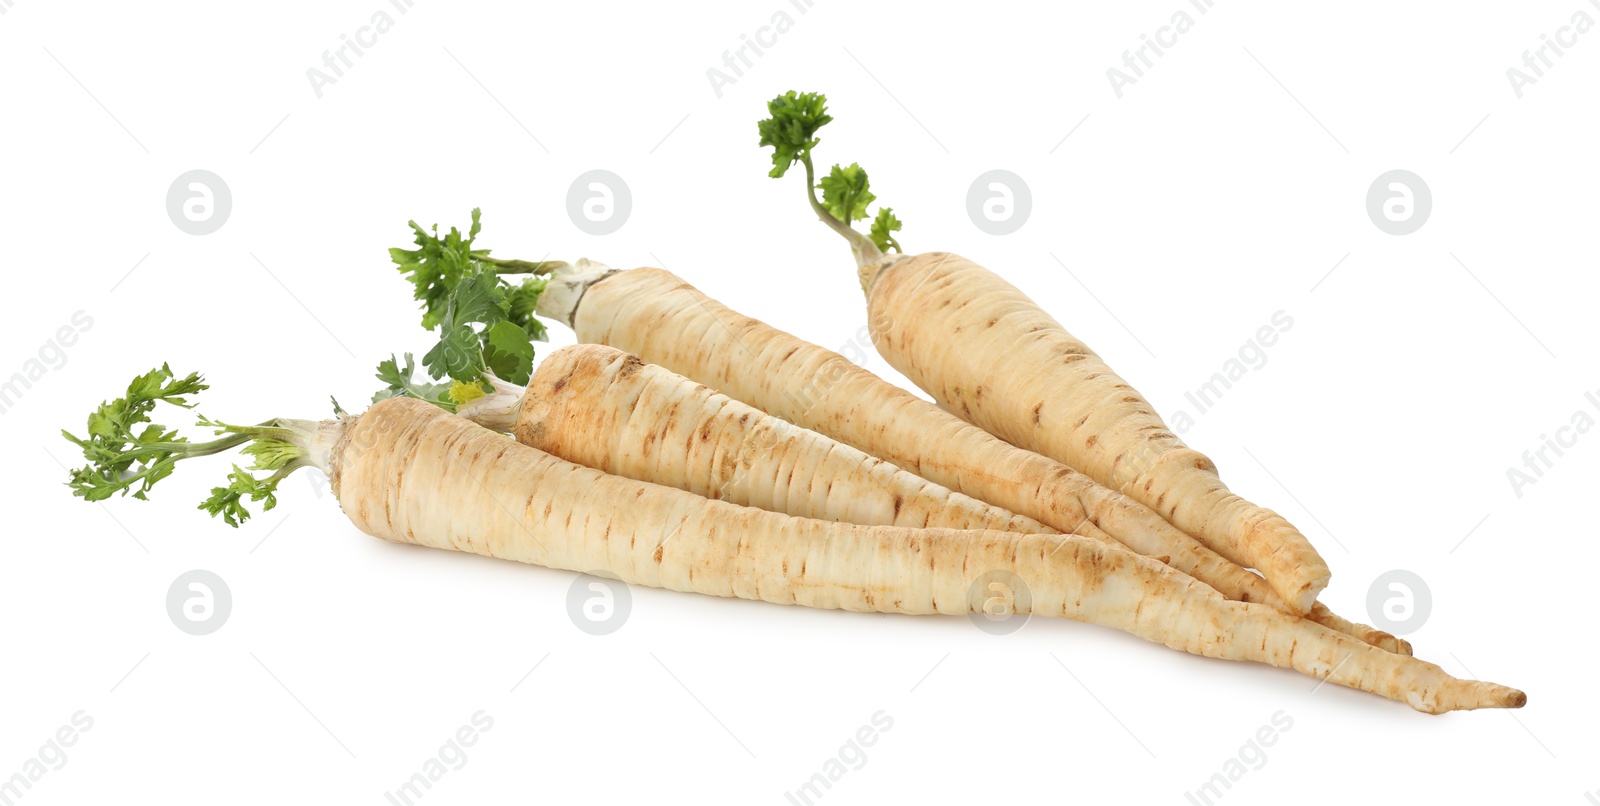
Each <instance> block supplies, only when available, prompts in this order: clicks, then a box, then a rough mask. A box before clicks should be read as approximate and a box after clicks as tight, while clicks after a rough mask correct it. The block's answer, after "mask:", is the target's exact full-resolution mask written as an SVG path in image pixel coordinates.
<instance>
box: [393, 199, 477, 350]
mask: <svg viewBox="0 0 1600 806" xmlns="http://www.w3.org/2000/svg"><path fill="white" fill-rule="evenodd" d="M481 216H482V212H481V211H479V210H478V209H476V208H474V209H473V211H472V227H471V228H470V229H468V230H467V234H466V235H465V236H463V235H462V234H461V231H460V230H458V229H456V228H455V227H451V228H450V231H449V232H448V233H446V234H445V235H443V236H441V235H439V225H438V224H435V225H433V230H432V231H431V232H430V231H428V230H425V229H423V228H422V227H421V226H419V225H418V224H417V222H415V221H407V222H406V223H407V224H408V225H410V227H411V231H412V233H413V234H414V235H415V238H414V240H415V242H416V244H417V248H416V249H400V248H395V249H390V250H389V259H390V260H392V261H394V263H395V265H396V266H397V267H399V269H400V273H401V274H404V275H405V276H406V279H408V280H410V281H411V284H412V285H413V286H415V287H416V290H415V292H414V293H413V296H414V297H415V298H416V299H417V300H419V301H420V302H422V305H423V314H422V326H423V327H424V328H426V329H428V330H432V329H433V328H435V327H437V326H438V324H439V322H440V321H441V320H442V319H443V318H444V313H445V311H444V308H445V304H446V302H447V301H448V300H449V297H450V291H451V289H453V288H455V287H456V283H458V282H460V281H461V278H462V277H463V276H465V275H467V274H469V273H471V272H473V271H474V270H475V268H476V266H477V265H479V263H480V262H481V261H482V260H483V259H484V258H487V257H488V256H489V250H487V249H473V248H472V242H473V241H475V240H477V238H478V232H479V231H480V230H482V228H483V227H482V224H480V223H479V218H480V217H481Z"/></svg>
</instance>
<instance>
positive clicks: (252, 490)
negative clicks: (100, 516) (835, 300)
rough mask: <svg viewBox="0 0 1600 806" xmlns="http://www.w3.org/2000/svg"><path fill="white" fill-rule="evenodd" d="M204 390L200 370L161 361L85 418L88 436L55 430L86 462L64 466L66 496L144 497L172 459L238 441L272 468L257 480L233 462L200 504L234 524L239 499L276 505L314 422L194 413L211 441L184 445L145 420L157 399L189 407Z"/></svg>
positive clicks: (241, 514) (257, 463) (258, 464)
mask: <svg viewBox="0 0 1600 806" xmlns="http://www.w3.org/2000/svg"><path fill="white" fill-rule="evenodd" d="M208 388H209V387H208V386H207V385H206V383H205V381H204V380H202V379H201V377H200V374H199V373H191V374H189V375H187V376H185V377H183V378H178V377H176V376H175V375H173V373H172V370H171V369H170V368H169V367H168V366H167V365H165V364H162V365H161V368H160V369H155V370H151V371H150V372H147V373H145V374H143V375H140V376H138V377H136V378H134V379H133V381H132V382H131V383H129V384H128V391H127V393H126V394H125V395H124V396H123V397H120V398H117V399H116V400H113V401H111V402H108V403H102V404H100V407H99V408H98V409H96V410H95V411H94V413H92V414H90V415H89V420H88V434H89V436H88V437H87V438H83V437H77V436H74V435H73V434H71V433H69V432H67V431H62V432H61V435H62V436H63V437H65V438H66V439H67V440H68V441H69V442H71V443H72V444H74V445H77V446H78V447H79V448H80V449H82V451H83V457H84V459H85V460H87V461H88V464H87V465H85V466H84V467H81V468H78V469H76V470H73V471H71V476H70V477H69V479H68V481H67V486H68V487H70V488H71V489H72V493H73V495H76V496H78V497H80V498H83V499H84V500H86V501H103V500H105V499H107V498H110V497H111V496H113V495H118V494H121V495H129V494H130V493H131V494H132V495H133V497H134V498H138V499H140V500H147V499H146V497H145V496H146V493H148V492H149V491H150V488H151V487H153V486H155V484H156V482H158V481H160V480H162V479H164V478H166V477H167V476H169V475H171V474H172V471H173V468H174V467H176V466H177V464H178V462H181V461H183V460H184V459H192V458H194V457H197V456H209V455H211V454H214V453H221V452H223V451H226V450H229V449H231V448H235V447H238V446H240V445H244V446H245V447H244V449H243V450H242V451H241V452H242V453H244V454H245V455H247V456H250V457H251V458H252V459H253V460H254V463H253V465H252V467H253V468H254V469H255V470H270V471H274V472H273V473H272V475H270V476H268V477H266V478H257V477H256V476H254V475H252V474H251V473H250V472H249V471H247V470H245V469H243V468H241V467H239V466H238V465H234V468H233V472H232V473H230V474H229V475H228V485H227V486H226V487H216V488H213V489H212V491H211V496H210V497H209V498H207V499H206V500H205V501H204V502H202V503H201V504H200V509H203V510H205V511H207V512H209V513H211V514H212V515H221V516H222V519H223V520H224V521H226V522H227V523H228V525H230V526H238V525H239V524H240V523H243V522H244V521H245V520H247V519H248V518H249V517H250V512H249V511H248V509H246V508H245V506H244V499H245V498H248V499H250V500H251V501H265V502H266V505H265V507H264V509H271V508H272V507H273V506H274V505H275V504H276V503H277V499H276V497H275V493H276V490H277V487H278V482H279V481H281V480H282V479H283V477H284V476H287V475H288V474H289V473H290V472H291V471H293V470H295V469H296V468H298V467H300V466H302V465H303V464H305V463H306V460H307V454H306V449H305V448H304V447H303V445H302V444H301V443H299V442H297V441H296V440H297V439H300V438H303V437H305V436H306V435H307V434H308V429H311V428H315V424H314V423H303V422H298V421H289V420H272V421H269V422H266V423H262V424H260V425H253V426H242V425H230V424H228V423H222V422H218V421H215V420H211V419H209V418H207V417H200V418H199V424H200V425H201V426H205V427H208V428H211V429H213V430H214V431H215V432H216V435H217V436H218V439H215V440H212V441H210V442H190V441H189V440H188V439H186V438H184V437H181V436H179V435H178V432H177V430H175V429H169V428H167V427H166V426H162V425H157V424H155V423H152V422H151V414H152V413H153V412H154V411H155V407H156V404H157V403H167V404H170V405H173V406H177V407H179V408H184V409H190V408H193V407H194V404H192V403H191V402H190V401H189V399H188V397H187V396H188V395H193V394H196V393H199V392H201V391H203V390H205V389H208Z"/></svg>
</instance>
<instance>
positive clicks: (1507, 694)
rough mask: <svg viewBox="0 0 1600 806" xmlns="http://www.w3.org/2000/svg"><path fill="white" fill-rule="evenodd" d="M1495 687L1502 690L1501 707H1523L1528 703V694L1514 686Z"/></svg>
mask: <svg viewBox="0 0 1600 806" xmlns="http://www.w3.org/2000/svg"><path fill="white" fill-rule="evenodd" d="M1495 688H1497V689H1499V690H1500V705H1499V707H1501V708H1521V707H1522V706H1524V705H1527V704H1528V695H1526V694H1524V693H1522V692H1520V691H1518V690H1516V689H1514V688H1506V687H1505V686H1495Z"/></svg>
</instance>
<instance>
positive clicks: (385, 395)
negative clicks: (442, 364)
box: [372, 353, 456, 411]
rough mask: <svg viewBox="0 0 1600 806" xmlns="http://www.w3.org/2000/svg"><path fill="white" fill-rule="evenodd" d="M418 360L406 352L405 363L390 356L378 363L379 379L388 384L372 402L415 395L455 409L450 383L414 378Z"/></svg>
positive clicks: (450, 409) (419, 398) (452, 409)
mask: <svg viewBox="0 0 1600 806" xmlns="http://www.w3.org/2000/svg"><path fill="white" fill-rule="evenodd" d="M416 369H417V367H416V362H415V360H413V359H412V358H411V354H410V353H406V357H405V363H404V364H401V362H400V360H399V359H396V358H395V357H394V356H392V355H391V356H389V359H388V360H387V361H383V362H381V363H379V364H378V380H380V381H383V382H384V383H386V384H388V386H386V387H384V388H383V389H381V390H379V391H378V393H377V394H375V395H373V396H372V402H374V403H377V402H378V401H380V400H388V399H389V398H391V397H414V398H416V399H418V400H426V401H427V402H429V403H432V404H434V405H436V406H440V407H442V408H444V409H445V410H446V411H455V408H456V407H455V403H454V402H452V401H451V399H450V396H449V395H450V386H451V384H448V383H423V382H419V381H415V380H412V376H413V375H414V374H415V373H416Z"/></svg>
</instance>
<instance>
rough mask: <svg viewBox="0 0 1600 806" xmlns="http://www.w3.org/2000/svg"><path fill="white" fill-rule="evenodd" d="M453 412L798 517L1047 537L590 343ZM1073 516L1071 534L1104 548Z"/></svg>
mask: <svg viewBox="0 0 1600 806" xmlns="http://www.w3.org/2000/svg"><path fill="white" fill-rule="evenodd" d="M457 413H458V414H460V415H461V416H463V417H465V418H467V419H469V420H472V421H474V422H476V423H478V424H479V425H483V426H485V427H488V428H492V429H495V430H498V431H511V432H514V433H515V435H516V437H517V440H518V441H519V442H521V443H523V444H524V445H531V446H533V447H535V448H538V449H539V450H542V451H544V452H545V453H548V454H551V455H553V456H558V457H560V458H562V459H566V460H567V461H569V462H574V463H576V464H580V465H584V466H586V467H592V468H594V469H596V470H600V471H603V472H606V473H612V474H615V475H619V476H626V477H628V478H631V479H638V480H639V481H648V482H652V483H655V484H661V485H664V486H667V487H676V488H678V489H680V490H687V491H689V492H692V493H695V494H697V495H702V496H705V497H706V498H711V499H716V500H722V501H728V502H731V503H735V504H741V505H744V506H753V507H759V508H761V509H766V510H770V511H773V512H782V513H785V514H788V515H794V516H797V517H803V518H818V519H821V520H825V521H844V522H847V523H859V524H866V525H877V524H882V525H889V526H914V527H940V528H948V529H995V530H998V531H1003V532H1018V533H1029V534H1053V533H1055V531H1056V530H1055V529H1051V528H1049V527H1047V526H1044V525H1043V524H1041V523H1039V522H1038V521H1036V520H1034V519H1032V518H1026V517H1022V516H1020V515H1013V514H1012V513H1010V512H1007V511H1005V510H1003V509H1000V508H999V507H995V506H991V505H989V504H986V503H984V502H982V501H978V500H976V499H973V498H968V497H967V496H965V495H962V494H960V493H956V492H951V491H950V490H947V489H945V488H943V487H940V486H939V485H937V484H933V483H931V482H928V481H926V480H924V479H922V478H920V477H917V476H914V475H912V474H910V473H907V472H905V471H903V470H900V469H899V468H897V467H895V466H894V465H891V464H889V463H888V462H885V461H882V460H879V459H874V458H872V457H870V456H868V455H866V454H865V453H862V452H861V451H858V450H856V449H854V448H851V447H849V446H847V445H841V444H839V443H837V442H834V441H833V440H831V439H828V438H827V437H825V436H823V435H821V434H818V433H816V432H814V431H808V430H806V429H804V428H799V427H796V426H794V425H791V424H789V423H786V422H784V421H782V420H779V419H778V418H776V417H772V416H770V415H768V414H766V413H764V412H761V411H759V410H757V409H755V408H752V407H750V406H747V405H745V404H743V403H740V402H738V401H736V400H732V399H729V398H728V397H727V396H725V395H721V394H718V393H716V392H713V391H712V390H710V389H707V388H706V387H704V386H701V385H700V384H697V383H695V382H694V381H691V380H689V379H688V378H684V377H683V376H681V375H675V374H673V373H672V372H669V371H668V370H666V369H663V368H661V367H658V366H655V365H654V364H646V363H644V362H642V361H640V360H639V359H638V358H637V357H635V356H632V355H629V354H627V353H624V352H622V351H620V350H615V349H612V348H610V347H604V346H601V345H597V344H578V345H573V346H571V347H563V348H561V349H560V350H557V351H555V352H554V353H551V354H550V355H548V356H546V357H545V359H544V361H543V362H542V363H540V365H539V368H538V370H537V371H536V372H534V375H533V380H532V382H531V383H529V385H528V387H527V388H526V389H523V388H522V387H518V386H514V385H509V384H507V385H505V386H504V387H503V388H501V389H499V390H497V391H496V392H495V393H494V394H490V395H487V396H485V397H482V398H479V399H477V400H474V401H472V402H471V403H468V404H466V405H464V406H462V407H461V408H459V409H458V410H457ZM1077 517H1078V520H1079V527H1078V529H1077V533H1078V534H1082V535H1085V536H1093V537H1098V538H1100V539H1103V540H1106V541H1111V538H1110V537H1109V536H1106V535H1105V534H1104V533H1103V532H1101V531H1100V530H1099V529H1098V528H1096V527H1095V526H1094V524H1092V523H1090V522H1089V520H1088V517H1087V515H1085V514H1084V513H1082V512H1081V511H1080V512H1079V513H1078V515H1077ZM1112 542H1114V541H1112Z"/></svg>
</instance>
